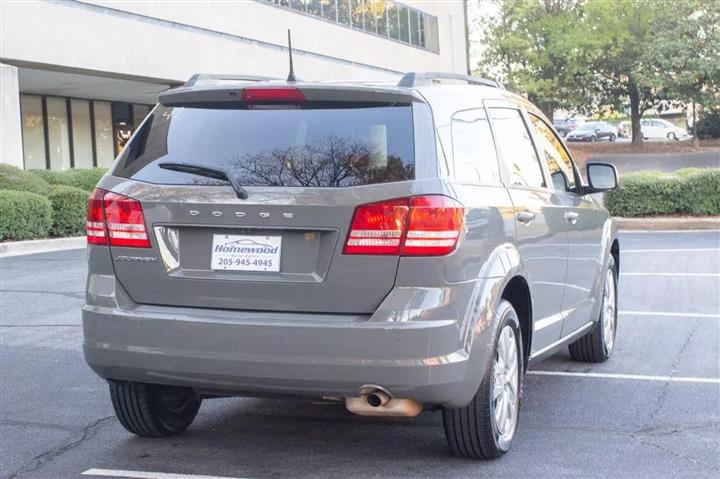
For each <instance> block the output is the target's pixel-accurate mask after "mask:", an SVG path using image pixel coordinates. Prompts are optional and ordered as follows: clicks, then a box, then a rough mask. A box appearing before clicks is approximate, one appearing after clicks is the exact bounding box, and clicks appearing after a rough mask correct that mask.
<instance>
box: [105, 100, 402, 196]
mask: <svg viewBox="0 0 720 479" xmlns="http://www.w3.org/2000/svg"><path fill="white" fill-rule="evenodd" d="M412 131H413V124H412V109H411V107H410V106H397V107H372V108H344V109H272V110H259V109H257V110H239V109H237V110H235V109H202V108H179V107H178V108H167V107H162V106H159V107H158V108H156V109H155V111H154V112H153V113H152V115H151V117H150V118H148V121H147V122H145V123H144V124H143V128H142V129H141V130H140V131H138V133H137V134H136V136H135V138H134V139H133V141H132V142H131V143H130V144H129V145H128V146H127V147H126V148H125V150H124V151H123V153H122V154H121V156H120V158H119V161H118V163H117V166H116V168H115V171H114V172H113V173H114V174H115V175H117V176H122V177H125V178H133V179H136V180H140V181H147V182H150V183H161V184H221V183H222V182H218V181H217V180H211V179H208V178H205V177H200V176H195V175H192V174H188V173H180V172H177V171H170V170H166V169H163V168H160V167H159V166H158V164H159V163H163V162H187V163H196V164H201V165H203V166H208V167H221V168H224V169H226V170H229V171H230V172H232V173H234V174H235V176H236V177H237V178H238V181H239V182H240V183H241V184H242V185H244V186H316V187H323V186H327V187H331V186H356V185H365V184H371V183H386V182H391V181H403V180H410V179H413V178H414V154H413V133H412Z"/></svg>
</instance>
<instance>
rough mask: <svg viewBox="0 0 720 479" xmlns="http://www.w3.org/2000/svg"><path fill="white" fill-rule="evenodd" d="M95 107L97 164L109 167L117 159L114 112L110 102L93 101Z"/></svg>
mask: <svg viewBox="0 0 720 479" xmlns="http://www.w3.org/2000/svg"><path fill="white" fill-rule="evenodd" d="M93 106H94V109H95V151H96V154H97V166H100V167H104V168H107V167H109V166H110V165H111V164H112V162H113V160H114V159H115V152H114V147H113V128H112V112H111V108H110V103H109V102H104V101H95V102H93Z"/></svg>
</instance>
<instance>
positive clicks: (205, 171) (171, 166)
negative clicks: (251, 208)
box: [158, 162, 248, 200]
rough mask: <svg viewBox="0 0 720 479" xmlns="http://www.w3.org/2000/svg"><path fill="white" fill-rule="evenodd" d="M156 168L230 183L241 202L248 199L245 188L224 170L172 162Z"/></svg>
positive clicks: (161, 164)
mask: <svg viewBox="0 0 720 479" xmlns="http://www.w3.org/2000/svg"><path fill="white" fill-rule="evenodd" d="M158 166H159V167H160V168H163V169H165V170H172V171H179V172H181V173H190V174H191V175H198V176H205V177H208V178H215V179H216V180H224V181H227V182H228V183H230V186H232V187H233V190H235V193H237V197H238V198H240V199H241V200H246V199H247V197H248V194H247V191H245V188H243V187H242V186H240V183H238V180H237V178H235V176H234V175H233V174H232V173H230V172H229V171H228V170H226V169H225V168H219V167H217V166H212V167H211V166H205V165H198V164H196V163H185V162H183V163H173V162H163V163H158Z"/></svg>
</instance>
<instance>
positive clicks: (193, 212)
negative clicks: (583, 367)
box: [82, 73, 619, 458]
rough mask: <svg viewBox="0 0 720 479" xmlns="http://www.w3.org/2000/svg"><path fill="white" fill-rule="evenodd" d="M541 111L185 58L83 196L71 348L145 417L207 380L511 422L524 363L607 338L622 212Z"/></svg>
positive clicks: (459, 418)
mask: <svg viewBox="0 0 720 479" xmlns="http://www.w3.org/2000/svg"><path fill="white" fill-rule="evenodd" d="M550 125H551V123H550V122H549V121H548V120H547V119H546V118H545V116H544V115H543V114H542V113H541V112H540V111H539V110H538V109H537V108H536V107H535V106H533V105H532V104H530V103H529V102H528V101H527V100H526V99H524V98H522V97H520V96H517V95H514V94H512V93H510V92H508V91H506V90H504V89H503V88H501V87H500V86H499V85H497V84H496V83H495V82H492V81H489V80H484V79H478V78H474V77H464V76H458V75H452V74H421V73H409V74H407V75H406V76H405V77H404V78H403V79H402V81H401V82H400V83H399V84H398V85H380V84H367V83H363V84H361V83H304V82H286V81H275V80H264V79H258V78H247V77H231V76H224V77H223V76H207V75H200V76H198V75H196V76H195V77H193V78H192V79H191V80H190V81H188V83H186V84H185V85H184V86H183V87H179V88H175V89H171V90H168V91H165V92H163V93H161V94H160V96H159V104H158V105H157V106H156V107H155V109H154V110H153V111H152V112H151V113H150V115H149V116H148V118H147V119H146V120H145V121H144V122H143V123H142V125H141V126H140V127H139V128H138V130H137V132H136V133H135V135H134V136H133V138H132V139H131V140H130V142H129V143H128V145H127V146H126V147H125V149H124V150H123V151H122V153H121V154H120V155H119V157H118V158H117V160H116V161H115V164H114V166H113V168H112V171H111V172H110V173H109V174H107V175H106V176H105V177H104V178H103V179H102V180H101V181H100V183H99V184H98V187H97V189H96V190H95V192H94V193H93V195H92V197H91V198H90V202H89V212H88V223H87V239H88V263H89V271H88V279H87V303H86V304H85V306H84V307H83V310H82V315H83V326H84V334H85V341H84V350H85V357H86V360H87V362H88V364H89V365H90V366H91V367H92V369H93V370H94V371H95V372H96V373H97V374H99V375H100V376H101V377H103V378H105V379H107V380H108V382H109V384H110V397H111V398H112V402H113V406H114V408H115V412H116V414H117V417H118V419H119V420H120V422H121V423H122V425H123V426H124V427H125V428H126V429H128V430H129V431H130V432H133V433H135V434H138V435H141V436H150V437H158V436H169V435H172V434H177V433H180V432H182V431H183V430H185V429H186V428H187V427H188V426H189V425H190V423H191V422H192V421H193V419H194V418H195V415H196V414H197V412H198V408H199V407H200V403H201V401H202V400H203V399H204V398H211V397H220V396H235V395H237V396H242V395H298V396H304V397H308V398H326V399H330V400H336V401H338V402H343V403H344V404H345V406H346V407H347V409H348V410H349V411H351V412H353V413H356V414H361V415H367V416H404V417H411V416H415V415H417V414H419V413H420V412H421V411H422V410H423V409H433V408H440V409H442V414H443V419H444V425H445V433H446V436H447V440H448V442H449V445H450V448H451V449H452V451H453V452H454V453H455V454H457V455H460V456H465V457H471V458H494V457H498V456H500V455H501V454H503V453H504V452H506V451H508V449H509V448H510V446H511V443H512V440H513V437H514V436H515V432H516V428H517V423H518V411H519V407H520V397H521V393H522V388H523V376H524V372H525V371H526V370H527V368H528V365H529V364H530V363H532V362H534V361H537V360H539V359H541V358H543V357H546V356H548V355H549V354H552V353H553V352H555V351H557V350H558V349H560V348H562V347H564V346H567V345H569V348H570V354H571V355H572V357H573V358H575V359H577V360H580V361H589V362H601V361H605V360H606V359H607V358H608V357H609V356H610V355H611V353H612V350H613V344H614V342H615V330H616V318H617V313H616V311H617V310H616V303H617V301H616V298H617V295H616V291H617V278H618V266H619V243H618V239H617V231H616V228H615V226H614V225H613V222H612V220H611V218H610V217H609V215H608V213H607V211H606V210H605V209H604V208H603V207H602V206H601V204H600V203H599V202H598V200H597V199H596V198H594V197H593V196H592V193H596V192H602V191H606V190H610V189H613V188H615V187H616V184H617V173H616V172H615V169H614V168H613V166H612V165H606V164H600V163H591V164H589V165H588V166H587V179H588V183H587V184H584V183H583V181H582V179H581V176H580V174H579V172H578V170H577V168H576V167H575V165H574V164H573V162H572V159H571V157H570V154H569V153H568V151H567V149H566V148H565V146H564V144H563V142H562V141H561V140H560V139H559V137H558V135H557V133H556V132H555V130H554V129H553V128H552V127H551V126H550Z"/></svg>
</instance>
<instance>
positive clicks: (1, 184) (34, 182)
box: [0, 163, 50, 195]
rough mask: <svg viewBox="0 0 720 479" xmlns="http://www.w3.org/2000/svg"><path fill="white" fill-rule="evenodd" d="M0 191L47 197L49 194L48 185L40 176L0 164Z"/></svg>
mask: <svg viewBox="0 0 720 479" xmlns="http://www.w3.org/2000/svg"><path fill="white" fill-rule="evenodd" d="M0 190H15V191H25V192H29V193H37V194H38V195H47V194H48V193H49V192H50V185H49V184H48V182H47V181H45V180H44V179H43V178H42V177H41V176H40V175H37V174H35V173H33V172H30V171H25V170H21V169H20V168H16V167H14V166H10V165H5V164H2V163H0Z"/></svg>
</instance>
